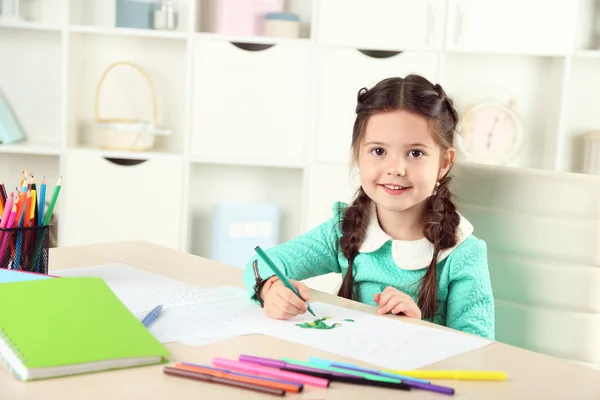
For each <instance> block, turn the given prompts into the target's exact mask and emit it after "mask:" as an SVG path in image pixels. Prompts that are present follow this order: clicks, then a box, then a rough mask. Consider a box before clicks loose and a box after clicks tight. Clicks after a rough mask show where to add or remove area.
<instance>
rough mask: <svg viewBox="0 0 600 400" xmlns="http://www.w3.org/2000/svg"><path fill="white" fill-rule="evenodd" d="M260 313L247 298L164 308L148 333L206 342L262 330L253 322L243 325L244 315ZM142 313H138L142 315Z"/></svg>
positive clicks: (167, 339)
mask: <svg viewBox="0 0 600 400" xmlns="http://www.w3.org/2000/svg"><path fill="white" fill-rule="evenodd" d="M260 314H262V309H261V308H258V307H256V306H255V305H254V304H252V302H251V301H250V300H249V299H248V298H246V297H239V296H236V295H234V297H230V298H228V299H224V298H220V299H219V300H209V301H202V302H197V303H194V304H188V305H184V306H174V307H166V308H164V309H163V311H162V313H161V315H160V317H159V318H157V319H156V320H155V321H154V322H153V323H152V325H150V332H152V333H153V334H154V336H155V337H156V338H157V339H158V340H160V341H161V342H163V343H164V342H173V341H177V342H182V343H186V344H190V345H200V344H204V343H206V342H207V341H214V340H217V339H228V338H230V337H234V336H240V335H248V334H253V333H261V332H262V329H261V327H259V326H256V325H248V324H244V323H243V322H242V321H243V318H247V317H248V316H250V315H254V316H255V317H254V319H256V317H257V316H260ZM143 317H144V314H140V315H138V318H140V319H141V318H143Z"/></svg>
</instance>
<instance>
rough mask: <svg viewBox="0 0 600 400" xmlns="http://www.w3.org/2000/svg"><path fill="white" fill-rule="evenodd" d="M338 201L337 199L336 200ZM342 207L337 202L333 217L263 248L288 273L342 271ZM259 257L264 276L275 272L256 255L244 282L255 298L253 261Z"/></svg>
mask: <svg viewBox="0 0 600 400" xmlns="http://www.w3.org/2000/svg"><path fill="white" fill-rule="evenodd" d="M336 204H337V203H336ZM338 209H339V208H338V207H336V206H334V217H333V218H331V219H329V220H328V221H326V222H324V223H322V224H321V225H319V226H317V227H315V228H313V229H312V230H310V231H308V232H306V233H304V234H302V235H300V236H298V237H296V238H294V239H292V240H289V241H287V242H285V243H282V244H280V245H278V246H275V247H272V248H269V249H263V250H264V251H265V253H266V254H267V255H268V256H269V258H271V260H272V261H273V263H274V264H275V265H276V266H277V267H278V268H279V269H280V270H281V272H282V273H283V274H285V276H286V277H288V278H290V279H295V280H302V279H306V278H311V277H314V276H318V275H324V274H327V273H330V272H337V273H340V272H341V268H340V265H339V262H338V250H337V241H338V238H339V233H340V231H339V228H338V223H339V219H340V217H339V211H336V210H338ZM255 260H258V271H259V275H260V277H261V278H262V279H267V278H269V277H270V276H273V275H275V274H274V273H273V271H271V269H270V268H269V266H268V265H267V264H266V263H265V262H264V261H263V260H262V258H260V257H258V255H256V254H255V255H254V256H253V257H252V258H251V259H250V261H248V263H247V264H246V266H245V269H244V285H245V286H246V288H247V289H248V290H249V291H250V294H251V297H252V298H253V300H256V298H255V297H256V296H255V295H254V285H255V284H256V275H255V272H254V267H253V263H254V261H255Z"/></svg>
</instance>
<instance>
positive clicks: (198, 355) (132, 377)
mask: <svg viewBox="0 0 600 400" xmlns="http://www.w3.org/2000/svg"><path fill="white" fill-rule="evenodd" d="M113 262H124V263H127V264H130V265H133V266H135V267H138V268H143V269H146V270H148V271H151V272H156V273H160V274H162V275H165V276H168V277H171V278H175V279H179V280H181V281H185V282H188V283H191V284H194V285H198V286H204V287H212V286H218V285H224V284H229V285H236V286H240V287H242V271H241V270H239V269H237V268H234V267H229V266H225V265H222V264H219V263H216V262H214V261H210V260H206V259H203V258H199V257H196V256H193V255H190V254H185V253H182V252H177V251H174V250H169V249H166V248H163V247H159V246H155V245H151V244H148V243H142V242H134V243H115V244H108V245H95V246H85V247H73V248H60V249H52V250H51V255H50V271H51V272H52V271H53V270H56V269H60V268H73V267H82V266H87V265H97V264H104V263H113ZM311 296H312V297H311V298H312V299H313V300H318V301H326V302H330V303H333V304H338V305H343V306H345V307H349V308H352V309H356V310H361V311H366V312H369V313H374V311H375V309H374V308H372V307H370V306H366V305H364V304H360V303H355V302H350V301H347V300H345V299H341V298H338V297H335V296H331V295H328V294H324V293H316V292H313V293H312V295H311ZM381 318H386V317H381ZM391 318H399V317H391ZM406 320H407V321H409V322H413V323H420V324H426V323H425V322H422V321H414V320H409V319H406ZM599 340H600V339H599ZM167 347H168V348H169V350H170V351H171V353H172V360H173V361H177V360H182V361H188V362H197V363H206V364H209V363H210V359H211V357H213V356H220V357H229V358H236V357H237V356H238V355H239V354H242V353H253V354H262V355H264V356H266V357H274V358H275V357H279V356H286V357H291V358H296V359H306V358H308V357H310V356H314V357H323V358H333V357H335V358H336V359H338V358H339V356H335V355H332V354H329V353H327V352H324V351H321V350H316V349H312V348H310V347H305V346H300V345H296V344H292V343H290V342H286V341H283V340H278V339H274V338H270V337H266V336H263V335H251V336H242V337H237V338H234V339H230V340H226V341H223V342H218V343H215V344H211V345H207V346H202V347H189V346H186V345H182V344H178V343H174V344H168V345H167ZM346 361H348V362H354V363H356V364H360V365H364V366H366V367H377V366H375V365H369V364H365V363H362V362H358V361H355V360H351V359H347V360H346ZM162 368H163V365H159V366H149V367H140V368H132V369H126V370H118V371H107V372H101V373H94V374H89V375H79V376H71V377H65V378H56V379H47V380H42V381H32V382H27V383H23V382H20V381H18V380H16V378H14V377H13V376H11V375H9V374H8V372H6V371H4V370H2V369H0V399H11V400H12V399H45V400H47V399H61V400H69V399H77V400H79V399H85V400H92V399H177V400H182V399H194V400H198V399H203V400H204V399H219V400H223V399H241V398H248V399H259V398H263V399H264V398H270V397H272V396H268V395H262V394H259V393H256V394H255V393H253V392H250V391H245V390H239V389H232V388H228V387H224V386H221V385H212V384H206V383H201V382H195V381H190V380H186V379H181V378H176V377H170V376H166V375H164V374H163V373H162ZM433 368H437V369H473V370H477V369H488V370H501V371H506V372H507V374H508V377H509V379H508V381H506V382H500V383H499V382H466V381H436V382H439V383H440V384H442V385H448V386H452V387H454V388H456V395H455V396H454V397H457V398H460V399H486V400H489V399H546V400H547V399H567V398H568V399H578V400H581V399H596V400H597V399H600V372H598V371H594V370H590V369H587V368H585V367H582V366H579V365H577V364H574V363H572V362H570V361H564V360H560V359H556V358H552V357H548V356H544V355H541V354H537V353H533V352H529V351H526V350H522V349H519V348H516V347H512V346H508V345H504V344H500V343H494V344H491V345H489V346H486V347H484V348H482V349H479V350H475V351H473V352H470V353H466V354H463V355H459V356H456V357H453V358H450V359H447V360H444V361H441V362H439V363H437V364H434V365H431V366H430V369H433ZM398 397H402V398H404V399H442V398H444V397H447V398H450V397H448V396H445V395H441V394H435V393H430V392H426V391H420V390H412V391H411V392H397V391H390V390H387V389H380V388H366V387H360V386H353V385H345V384H334V385H332V387H331V388H329V389H317V388H313V387H309V386H306V387H305V391H304V392H303V393H301V394H298V395H292V394H290V395H287V396H286V398H303V399H313V400H316V399H343V400H352V399H366V398H372V399H374V398H377V399H385V398H398ZM273 398H275V397H273Z"/></svg>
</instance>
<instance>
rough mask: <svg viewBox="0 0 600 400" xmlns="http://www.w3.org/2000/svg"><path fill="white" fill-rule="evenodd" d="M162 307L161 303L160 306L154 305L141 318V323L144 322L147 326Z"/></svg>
mask: <svg viewBox="0 0 600 400" xmlns="http://www.w3.org/2000/svg"><path fill="white" fill-rule="evenodd" d="M162 308H163V306H162V304H161V305H160V306H156V307H154V309H153V310H152V311H150V312H149V313H148V315H146V316H145V317H144V319H143V320H142V324H144V326H145V327H148V326H149V325H150V324H151V323H152V322H153V321H154V320H155V319H156V318H157V317H158V316H159V315H160V312H161V311H162Z"/></svg>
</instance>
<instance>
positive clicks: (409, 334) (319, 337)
mask: <svg viewBox="0 0 600 400" xmlns="http://www.w3.org/2000/svg"><path fill="white" fill-rule="evenodd" d="M311 308H312V310H313V311H314V312H315V314H316V315H317V317H318V318H323V317H325V316H329V317H332V319H331V320H327V321H325V323H327V325H331V324H332V323H335V322H339V323H341V324H342V326H340V327H337V328H334V329H330V330H317V329H306V328H301V327H299V326H296V324H299V323H303V322H311V321H314V320H315V317H313V316H312V315H311V314H310V313H306V314H305V315H302V316H298V317H296V318H293V319H290V320H286V321H278V320H268V319H263V321H262V322H261V323H262V324H264V330H263V331H264V333H265V334H267V335H270V336H274V337H277V338H280V339H284V340H288V341H291V342H296V343H300V344H303V345H307V346H311V347H315V348H318V349H322V350H325V351H329V352H331V353H336V354H339V355H343V356H347V357H352V358H355V359H358V360H362V361H364V362H368V363H371V364H374V365H378V366H381V367H384V368H391V369H414V368H420V367H423V366H426V365H429V364H432V363H435V362H437V361H440V360H443V359H446V358H449V357H452V356H455V355H458V354H461V353H465V352H468V351H471V350H475V349H478V348H480V347H483V346H485V345H487V344H489V343H491V342H490V341H489V340H486V339H483V338H479V337H474V336H471V335H463V334H460V333H456V332H452V331H445V330H441V329H436V328H429V327H424V326H418V325H414V324H410V323H407V322H403V321H400V320H395V319H393V318H386V317H383V316H377V315H371V314H367V313H363V312H359V311H354V310H349V309H346V308H343V307H338V306H334V305H330V304H326V303H320V302H315V303H311ZM249 318H250V319H251V318H253V317H249ZM347 318H348V319H353V320H354V322H346V321H344V319H347Z"/></svg>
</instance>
